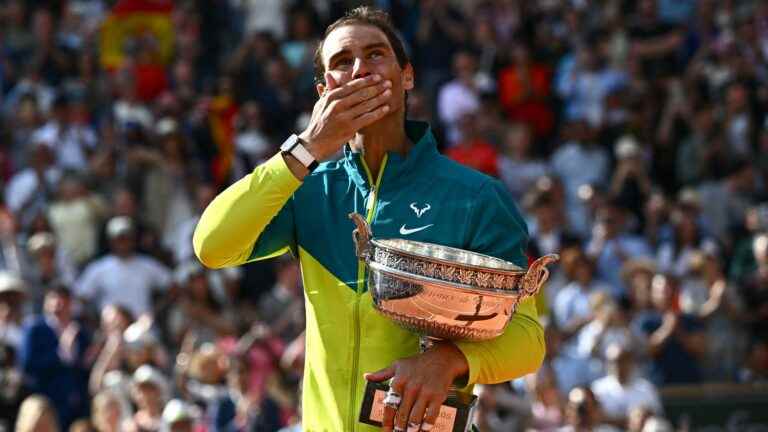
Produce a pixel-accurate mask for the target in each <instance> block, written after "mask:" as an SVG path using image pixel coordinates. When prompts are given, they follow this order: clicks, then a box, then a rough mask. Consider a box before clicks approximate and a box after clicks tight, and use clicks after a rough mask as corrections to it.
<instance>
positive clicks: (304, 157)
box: [280, 134, 318, 172]
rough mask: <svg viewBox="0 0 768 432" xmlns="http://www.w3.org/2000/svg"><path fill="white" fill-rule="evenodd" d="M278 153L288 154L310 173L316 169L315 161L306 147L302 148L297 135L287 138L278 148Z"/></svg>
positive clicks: (302, 145)
mask: <svg viewBox="0 0 768 432" xmlns="http://www.w3.org/2000/svg"><path fill="white" fill-rule="evenodd" d="M280 151H281V152H282V153H283V154H286V153H287V154H289V155H291V156H293V157H295V158H296V160H298V161H299V162H300V163H301V164H302V165H304V166H305V167H306V168H307V169H308V170H309V172H312V171H314V170H315V168H317V165H318V163H317V160H316V159H315V157H314V156H312V153H310V152H309V151H308V150H307V148H306V147H304V144H303V141H302V140H301V138H299V136H298V135H296V134H293V135H291V136H289V137H288V139H287V140H285V142H284V143H283V145H281V146H280Z"/></svg>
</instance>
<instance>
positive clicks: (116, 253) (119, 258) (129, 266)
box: [76, 216, 173, 317]
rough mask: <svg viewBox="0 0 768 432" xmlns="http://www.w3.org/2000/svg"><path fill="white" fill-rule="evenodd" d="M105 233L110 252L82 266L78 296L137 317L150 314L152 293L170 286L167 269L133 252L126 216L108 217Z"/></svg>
mask: <svg viewBox="0 0 768 432" xmlns="http://www.w3.org/2000/svg"><path fill="white" fill-rule="evenodd" d="M107 236H108V237H109V240H110V246H111V249H112V253H110V254H108V255H106V256H105V257H103V258H100V259H98V260H96V261H94V262H93V263H91V264H90V265H88V267H86V268H85V271H83V275H82V276H81V277H80V279H79V280H78V282H77V284H76V287H77V294H78V296H79V297H81V298H83V299H86V300H89V301H94V302H95V303H96V305H97V306H98V307H99V308H102V307H104V306H106V305H109V304H118V305H122V306H124V307H126V308H127V309H128V310H130V311H131V313H133V314H134V316H137V317H138V316H141V315H144V314H147V313H150V312H151V311H152V306H153V305H152V293H153V291H154V290H167V289H168V288H169V287H170V286H171V283H172V280H173V279H172V274H171V271H170V270H169V269H167V268H166V267H165V266H164V265H163V264H161V263H160V262H159V261H157V260H155V259H154V258H151V257H149V256H146V255H142V254H138V253H136V252H135V250H136V240H135V238H134V226H133V222H132V221H131V219H130V218H128V217H125V216H118V217H114V218H112V219H111V220H110V221H109V223H107Z"/></svg>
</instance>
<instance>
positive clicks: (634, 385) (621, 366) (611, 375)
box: [592, 344, 662, 427]
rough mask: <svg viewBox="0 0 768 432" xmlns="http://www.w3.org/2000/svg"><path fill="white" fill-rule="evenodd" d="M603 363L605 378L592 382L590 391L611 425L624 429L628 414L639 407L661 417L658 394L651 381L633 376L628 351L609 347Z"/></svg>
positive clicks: (632, 360)
mask: <svg viewBox="0 0 768 432" xmlns="http://www.w3.org/2000/svg"><path fill="white" fill-rule="evenodd" d="M606 360H607V361H608V375H606V376H604V377H603V378H600V379H598V380H596V381H595V382H593V383H592V392H593V393H594V394H595V397H596V398H597V400H598V401H600V405H601V406H602V408H603V414H604V415H605V416H606V417H607V418H608V419H610V422H611V423H613V424H616V425H620V426H622V427H623V426H624V425H626V424H627V418H628V416H629V413H630V411H631V410H632V409H634V408H636V407H641V406H642V407H646V408H648V409H650V410H651V411H653V412H654V413H655V414H661V411H662V408H661V399H660V398H659V393H658V391H657V390H656V387H655V386H654V385H653V384H651V382H650V381H648V380H647V379H645V378H643V377H641V376H640V375H639V374H636V373H635V370H634V369H635V361H634V357H633V354H632V352H631V351H629V350H628V349H626V348H625V347H623V346H622V345H620V344H612V345H611V346H609V347H608V349H607V350H606Z"/></svg>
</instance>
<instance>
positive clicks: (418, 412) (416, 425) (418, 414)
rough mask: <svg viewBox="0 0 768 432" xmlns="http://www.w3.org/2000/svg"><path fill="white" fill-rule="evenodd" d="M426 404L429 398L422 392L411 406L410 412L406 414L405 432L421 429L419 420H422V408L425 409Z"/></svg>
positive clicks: (415, 431)
mask: <svg viewBox="0 0 768 432" xmlns="http://www.w3.org/2000/svg"><path fill="white" fill-rule="evenodd" d="M428 404H429V399H427V398H426V397H424V394H423V393H422V394H421V395H420V396H419V398H418V399H417V400H416V403H415V404H413V407H412V408H411V414H410V415H409V416H408V427H407V428H406V431H407V432H419V430H420V429H421V422H422V421H423V420H424V410H426V409H427V405H428Z"/></svg>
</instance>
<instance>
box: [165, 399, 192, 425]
mask: <svg viewBox="0 0 768 432" xmlns="http://www.w3.org/2000/svg"><path fill="white" fill-rule="evenodd" d="M197 417H198V414H197V409H196V408H195V407H194V406H193V405H191V404H189V403H187V402H184V401H183V400H181V399H172V400H170V401H169V402H168V403H167V404H165V409H163V426H162V428H161V429H160V430H161V431H163V432H192V431H193V430H194V426H195V421H196V419H197Z"/></svg>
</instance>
